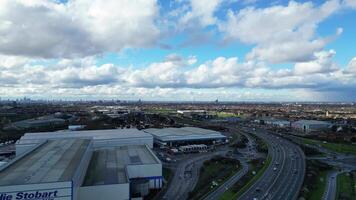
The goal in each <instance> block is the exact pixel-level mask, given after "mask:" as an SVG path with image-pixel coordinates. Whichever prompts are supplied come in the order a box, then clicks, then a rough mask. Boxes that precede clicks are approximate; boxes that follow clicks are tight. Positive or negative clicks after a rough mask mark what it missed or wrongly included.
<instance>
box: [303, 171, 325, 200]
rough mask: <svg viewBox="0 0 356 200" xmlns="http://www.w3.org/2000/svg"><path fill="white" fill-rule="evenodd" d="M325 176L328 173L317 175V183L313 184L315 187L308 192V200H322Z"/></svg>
mask: <svg viewBox="0 0 356 200" xmlns="http://www.w3.org/2000/svg"><path fill="white" fill-rule="evenodd" d="M327 174H328V171H321V172H320V173H319V175H318V176H317V181H316V183H315V187H314V189H313V190H311V191H310V196H309V198H308V199H310V200H318V199H322V197H323V194H324V192H325V189H326V183H327Z"/></svg>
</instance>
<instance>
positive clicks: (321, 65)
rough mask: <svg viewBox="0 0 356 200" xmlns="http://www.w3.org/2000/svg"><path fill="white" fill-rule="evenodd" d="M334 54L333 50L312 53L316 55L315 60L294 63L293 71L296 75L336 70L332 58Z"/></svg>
mask: <svg viewBox="0 0 356 200" xmlns="http://www.w3.org/2000/svg"><path fill="white" fill-rule="evenodd" d="M335 54H336V52H335V51H334V50H330V51H328V52H326V51H322V52H317V53H315V54H314V56H315V57H316V59H315V60H312V61H309V62H301V63H296V64H295V66H294V73H295V74H296V75H306V74H314V73H329V72H333V71H336V70H338V67H337V66H336V64H335V63H334V62H333V60H332V59H333V57H334V55H335Z"/></svg>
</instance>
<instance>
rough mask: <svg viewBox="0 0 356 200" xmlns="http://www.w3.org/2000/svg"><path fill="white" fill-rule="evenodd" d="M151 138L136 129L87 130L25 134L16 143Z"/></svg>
mask: <svg viewBox="0 0 356 200" xmlns="http://www.w3.org/2000/svg"><path fill="white" fill-rule="evenodd" d="M142 137H152V136H151V135H150V134H148V133H145V132H143V131H140V130H137V129H133V128H132V129H108V130H87V131H66V132H40V133H26V134H25V135H24V136H22V137H21V139H20V140H19V141H18V143H19V144H25V143H32V142H31V141H39V140H44V139H45V140H46V139H61V138H93V139H113V138H116V139H117V138H122V139H125V138H130V139H132V138H142Z"/></svg>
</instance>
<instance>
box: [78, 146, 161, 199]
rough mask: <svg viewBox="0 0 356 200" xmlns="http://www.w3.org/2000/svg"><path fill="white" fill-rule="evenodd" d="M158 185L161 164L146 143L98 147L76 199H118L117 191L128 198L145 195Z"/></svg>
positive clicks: (159, 183)
mask: <svg viewBox="0 0 356 200" xmlns="http://www.w3.org/2000/svg"><path fill="white" fill-rule="evenodd" d="M161 187H162V164H161V162H160V160H159V159H158V158H157V157H156V156H155V155H154V154H153V152H151V150H150V149H149V148H148V147H147V146H142V145H134V146H121V147H115V148H109V149H108V148H104V149H97V150H96V151H94V153H93V156H92V159H91V161H90V165H89V168H88V171H87V173H86V176H85V180H84V183H83V186H82V187H81V188H80V191H79V199H80V200H82V199H83V200H85V199H105V200H117V199H118V197H117V196H118V193H119V195H120V197H121V199H128V198H129V197H131V198H132V197H141V196H146V195H147V194H148V193H149V190H150V189H158V188H161ZM130 194H131V195H130ZM123 197H124V198H123Z"/></svg>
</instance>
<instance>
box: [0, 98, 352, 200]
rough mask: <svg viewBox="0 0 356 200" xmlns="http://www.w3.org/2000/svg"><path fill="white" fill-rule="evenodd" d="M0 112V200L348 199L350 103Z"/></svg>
mask: <svg viewBox="0 0 356 200" xmlns="http://www.w3.org/2000/svg"><path fill="white" fill-rule="evenodd" d="M33 108H36V109H38V108H41V109H42V110H43V111H44V112H43V113H39V112H37V111H36V112H33V110H32V109H33ZM342 110H343V112H344V113H342V112H341V111H342ZM0 111H1V112H0V113H1V116H2V125H1V128H2V130H1V146H0V153H1V157H0V158H1V162H0V195H1V196H0V199H1V200H12V199H31V200H42V199H53V200H66V199H68V200H91V199H93V200H98V199H104V200H119V199H122V200H128V199H169V200H171V199H177V200H180V199H206V200H211V199H243V200H245V199H246V200H258V199H280V200H286V199H291V200H295V199H302V198H303V199H346V200H353V199H354V197H355V189H354V188H355V183H356V181H355V180H356V178H355V170H356V145H355V142H356V130H355V127H356V126H355V125H356V120H355V119H356V107H355V106H354V105H353V104H349V105H346V104H342V105H337V104H334V105H324V104H320V105H319V104H237V103H220V102H219V103H217V102H213V103H209V102H208V103H196V104H192V103H151V102H147V103H144V102H141V101H140V102H117V101H115V102H81V103H76V104H73V102H53V103H51V104H49V103H43V102H36V101H34V102H21V101H19V102H7V101H4V102H2V107H1V109H0ZM17 113H21V115H23V116H28V117H26V118H25V119H24V118H23V117H20V119H19V120H18V116H21V115H20V114H17ZM286 186H288V187H286Z"/></svg>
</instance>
